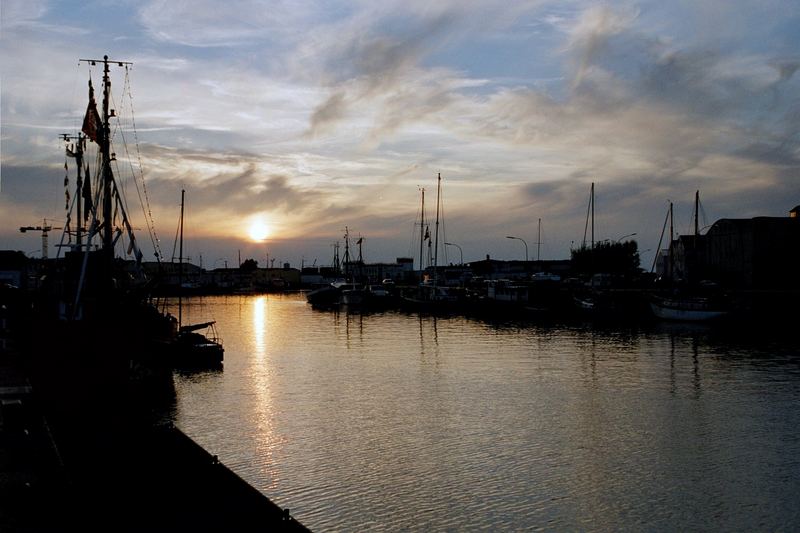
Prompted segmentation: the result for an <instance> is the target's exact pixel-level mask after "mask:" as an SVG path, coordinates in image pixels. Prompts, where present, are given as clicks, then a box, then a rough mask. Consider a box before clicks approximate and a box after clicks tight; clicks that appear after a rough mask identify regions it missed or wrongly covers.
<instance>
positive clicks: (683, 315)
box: [650, 300, 728, 322]
mask: <svg viewBox="0 0 800 533" xmlns="http://www.w3.org/2000/svg"><path fill="white" fill-rule="evenodd" d="M650 309H651V310H652V311H653V314H654V315H655V316H656V317H657V318H660V319H662V320H674V321H681V322H709V321H713V320H719V319H721V318H723V317H725V316H727V314H728V312H727V311H726V310H724V309H717V308H714V307H711V306H710V304H709V303H708V302H706V301H703V300H657V301H652V302H650Z"/></svg>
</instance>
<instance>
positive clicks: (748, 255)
mask: <svg viewBox="0 0 800 533" xmlns="http://www.w3.org/2000/svg"><path fill="white" fill-rule="evenodd" d="M798 212H800V206H797V207H795V208H794V209H792V210H791V212H790V214H789V216H788V217H754V218H749V219H734V218H723V219H720V220H718V221H717V222H715V223H714V224H713V225H712V226H711V228H710V229H709V230H708V233H706V234H705V235H682V236H680V237H678V238H677V239H675V240H674V241H673V242H672V246H671V247H670V254H671V262H672V266H673V269H674V278H675V279H676V280H682V281H685V282H687V283H690V284H693V283H699V282H701V281H706V280H708V281H713V282H717V283H719V284H721V285H723V286H725V287H730V288H737V289H789V288H792V289H797V288H800V268H798V265H799V264H800V218H798Z"/></svg>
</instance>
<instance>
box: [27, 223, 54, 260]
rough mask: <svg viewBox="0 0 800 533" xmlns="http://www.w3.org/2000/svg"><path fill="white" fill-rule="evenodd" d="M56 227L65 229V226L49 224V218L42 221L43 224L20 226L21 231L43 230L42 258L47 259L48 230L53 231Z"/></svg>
mask: <svg viewBox="0 0 800 533" xmlns="http://www.w3.org/2000/svg"><path fill="white" fill-rule="evenodd" d="M54 229H64V228H56V227H53V226H50V225H48V224H47V219H44V220H43V221H42V225H41V226H22V227H21V228H19V231H20V232H22V233H25V232H27V231H41V232H42V259H47V232H48V231H52V230H54Z"/></svg>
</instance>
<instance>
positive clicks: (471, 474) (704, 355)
mask: <svg viewBox="0 0 800 533" xmlns="http://www.w3.org/2000/svg"><path fill="white" fill-rule="evenodd" d="M189 309H190V312H194V313H196V314H197V315H198V316H199V318H198V319H205V318H207V317H208V316H200V315H202V314H203V312H205V313H209V314H210V316H212V317H214V318H216V319H217V320H218V321H219V327H220V329H221V332H222V334H223V335H224V338H225V341H226V345H225V348H226V352H225V369H224V371H223V372H217V373H201V374H197V375H189V376H181V377H179V378H178V379H177V382H176V387H177V389H178V407H177V416H176V422H177V423H178V425H179V427H181V428H183V429H184V430H185V431H186V432H187V433H189V434H190V435H191V436H192V437H193V438H195V439H196V440H198V442H200V443H201V444H202V445H204V446H205V447H206V448H207V449H209V451H211V453H214V454H218V455H219V456H220V458H221V460H223V462H225V463H226V464H228V465H229V466H231V467H232V468H233V469H234V470H235V471H237V472H238V473H239V474H240V475H241V476H243V477H244V478H245V479H247V480H248V481H250V482H251V483H252V484H253V485H255V486H256V487H258V488H259V489H260V490H262V491H263V492H264V493H265V494H267V496H269V497H270V498H272V499H273V500H275V501H276V502H277V503H278V504H279V505H281V506H284V507H289V508H291V509H292V514H293V515H295V516H297V517H298V519H300V520H301V521H302V522H303V523H305V524H306V525H308V526H309V527H310V528H311V529H313V530H315V531H396V530H402V529H410V530H425V531H446V530H459V531H464V530H485V529H492V530H523V529H525V530H528V529H531V530H535V529H549V530H554V529H555V530H564V529H567V530H575V529H578V530H586V529H591V530H615V531H616V530H642V529H647V530H662V529H679V530H687V529H692V530H694V529H703V528H706V527H710V528H712V529H723V530H725V529H759V530H764V529H767V530H775V529H778V530H780V529H791V526H792V525H793V524H794V525H796V524H797V523H800V504H798V502H797V501H796V499H795V498H793V496H792V495H793V494H796V493H797V490H798V488H800V482H798V480H800V459H799V458H800V454H799V453H798V452H800V436H799V433H798V430H797V428H798V427H800V413H799V412H798V410H797V408H796V406H797V405H798V400H799V399H800V364H799V362H798V355H797V353H796V351H795V350H794V348H793V347H792V346H791V345H789V346H787V345H786V344H782V343H779V342H777V343H774V344H771V345H768V344H765V343H760V344H758V343H747V342H745V343H737V342H735V341H732V340H730V339H728V338H727V337H722V338H720V337H719V336H717V335H715V334H714V332H713V331H709V330H707V329H699V330H693V329H688V330H687V329H686V328H680V327H674V326H664V327H662V326H658V327H655V328H652V329H650V330H644V331H634V330H630V329H626V328H617V329H605V330H603V329H592V328H589V327H585V326H582V325H581V326H555V327H543V326H536V325H514V324H500V325H493V324H487V323H484V322H480V321H475V320H469V319H466V318H462V317H452V318H446V319H442V318H434V317H419V316H417V315H405V314H399V313H380V314H373V315H352V314H347V313H332V312H318V311H315V310H313V309H311V308H310V307H308V306H307V305H306V303H305V301H304V299H302V297H296V296H273V295H270V296H252V297H219V298H205V299H202V302H200V301H198V302H197V305H196V307H192V306H191V305H190V306H189Z"/></svg>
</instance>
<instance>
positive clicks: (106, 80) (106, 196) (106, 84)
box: [80, 55, 132, 267]
mask: <svg viewBox="0 0 800 533" xmlns="http://www.w3.org/2000/svg"><path fill="white" fill-rule="evenodd" d="M98 61H102V63H103V114H102V116H101V121H102V124H101V126H102V133H101V135H99V136H98V137H99V138H98V139H97V140H98V141H99V142H98V145H99V147H100V155H101V167H102V169H101V176H102V179H103V185H102V187H103V222H102V224H101V231H102V236H103V254H104V256H105V258H106V262H107V266H108V267H110V266H111V262H112V261H113V259H114V228H113V221H112V218H113V216H114V212H113V202H112V190H113V183H114V174H113V172H112V171H111V161H112V160H113V158H114V157H113V156H114V154H112V153H111V125H110V120H111V117H113V116H116V115H115V114H114V110H113V109H109V101H110V99H111V76H109V68H108V65H109V63H116V64H117V65H118V66H120V67H122V66H125V65H131V64H132V63H130V62H128V61H109V59H108V56H107V55H105V56H103V59H102V60H100V59H81V60H80V62H85V63H89V64H91V65H96V64H97V62H98Z"/></svg>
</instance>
